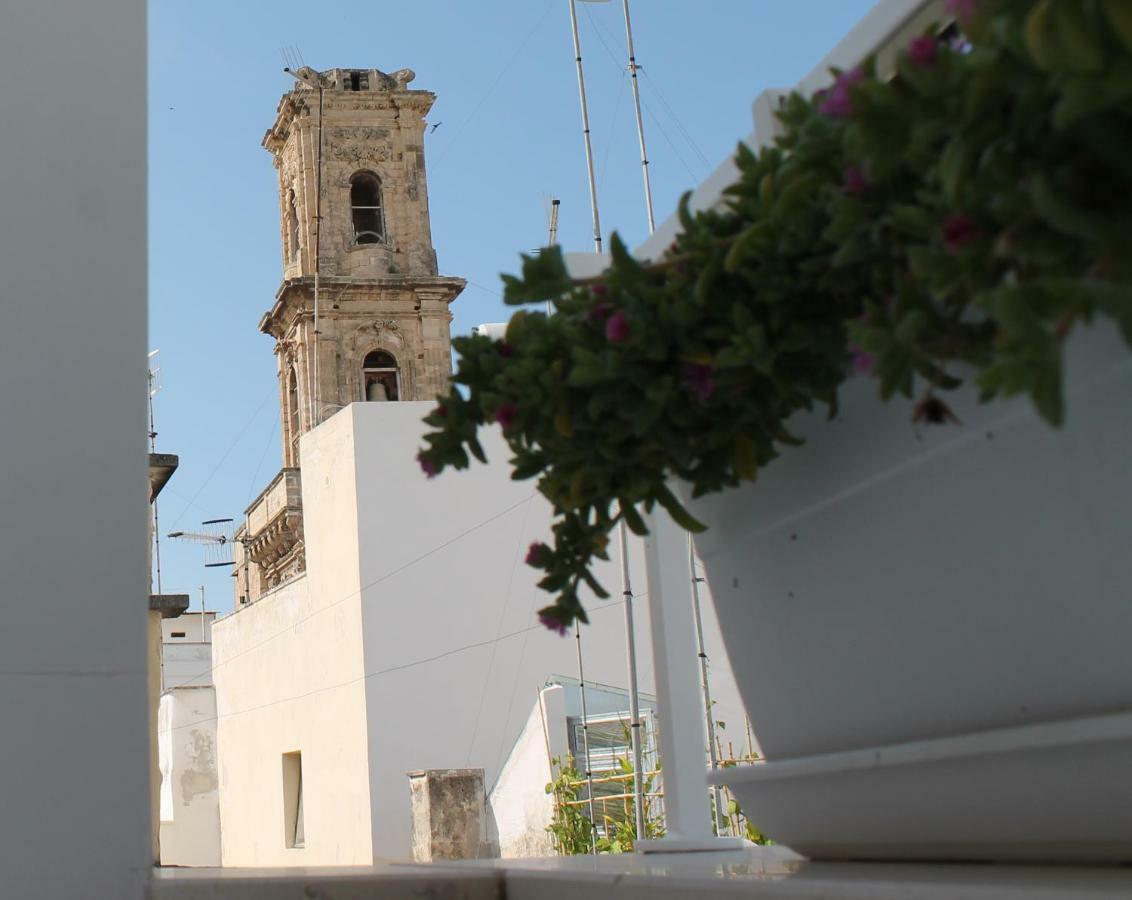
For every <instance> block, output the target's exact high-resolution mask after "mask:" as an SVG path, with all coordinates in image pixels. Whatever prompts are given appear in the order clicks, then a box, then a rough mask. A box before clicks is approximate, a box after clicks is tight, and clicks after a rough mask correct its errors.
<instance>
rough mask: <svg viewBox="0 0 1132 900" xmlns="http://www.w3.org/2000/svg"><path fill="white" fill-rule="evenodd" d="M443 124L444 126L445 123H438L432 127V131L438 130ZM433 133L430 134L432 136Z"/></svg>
mask: <svg viewBox="0 0 1132 900" xmlns="http://www.w3.org/2000/svg"><path fill="white" fill-rule="evenodd" d="M443 124H444V123H443V122H437V123H436V124H435V125H433V126H432V131H436V129H437V128H439V127H440V126H441V125H443ZM432 131H430V132H429V134H432Z"/></svg>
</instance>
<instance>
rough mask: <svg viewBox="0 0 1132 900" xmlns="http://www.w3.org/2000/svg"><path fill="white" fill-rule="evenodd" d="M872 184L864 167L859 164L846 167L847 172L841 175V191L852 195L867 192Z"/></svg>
mask: <svg viewBox="0 0 1132 900" xmlns="http://www.w3.org/2000/svg"><path fill="white" fill-rule="evenodd" d="M872 186H873V185H872V182H870V181H869V176H868V175H866V174H865V169H864V167H862V166H858V165H851V166H846V167H845V173H844V174H843V175H842V177H841V192H842V193H843V194H848V195H850V196H859V195H861V194H867V193H868V192H869V190H870V189H871V188H872Z"/></svg>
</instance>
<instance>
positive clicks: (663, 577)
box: [636, 510, 746, 853]
mask: <svg viewBox="0 0 1132 900" xmlns="http://www.w3.org/2000/svg"><path fill="white" fill-rule="evenodd" d="M645 522H646V524H647V525H648V529H649V534H648V536H647V537H646V538H645V568H646V571H647V575H648V585H649V594H648V602H649V619H650V622H649V625H650V628H651V632H652V652H653V665H654V668H655V670H656V705H657V714H658V718H659V720H660V727H659V732H660V758H661V762H662V764H663V767H664V768H663V773H664V774H663V779H664V810H665V819H666V824H667V834H666V836H665V837H663V838H660V839H658V840H639V841H637V843H636V848H637V850H639V851H640V852H641V853H678V852H683V851H692V850H716V851H718V850H729V849H739V848H742V847H744V846H746V841H744V840H743V839H741V838H732V837H716V836H715V835H714V834H713V832H712V826H711V809H710V804H709V800H708V787H707V732H706V726H705V724H704V723H705V719H704V709H703V703H704V700H703V694H702V693H701V691H700V672H699V657H698V656H697V650H696V623H695V619H694V616H693V612H692V573H691V571H690V570H689V567H688V535H687V533H686V532H685V531H684V530H683V529H682V528H680V526H678V525H677V524H676V523H675V522H673V521H672V519H671V518H669V516H668V514H667V513H665V512H664V511H663V510H658V511H657V512H655V513H653V514H652V515H648V516H646V517H645Z"/></svg>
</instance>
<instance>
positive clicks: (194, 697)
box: [157, 612, 220, 866]
mask: <svg viewBox="0 0 1132 900" xmlns="http://www.w3.org/2000/svg"><path fill="white" fill-rule="evenodd" d="M215 619H216V613H214V612H207V613H205V612H186V613H182V614H181V615H180V616H178V617H177V618H173V619H164V620H163V621H162V623H161V701H160V703H159V705H158V712H157V746H158V764H159V766H160V769H161V793H160V799H159V809H160V823H161V824H160V827H161V831H160V843H161V864H162V865H166V866H218V865H220V791H219V776H218V772H217V746H216V690H215V688H214V687H213V684H212V623H213V622H214V621H215Z"/></svg>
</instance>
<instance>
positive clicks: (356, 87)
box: [350, 72, 362, 91]
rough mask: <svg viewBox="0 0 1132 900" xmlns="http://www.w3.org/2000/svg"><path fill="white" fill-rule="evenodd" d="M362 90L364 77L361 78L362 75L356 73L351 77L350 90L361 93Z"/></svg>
mask: <svg viewBox="0 0 1132 900" xmlns="http://www.w3.org/2000/svg"><path fill="white" fill-rule="evenodd" d="M361 89H362V76H361V74H360V73H358V72H354V73H352V74H351V75H350V90H351V91H360V90H361Z"/></svg>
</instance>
